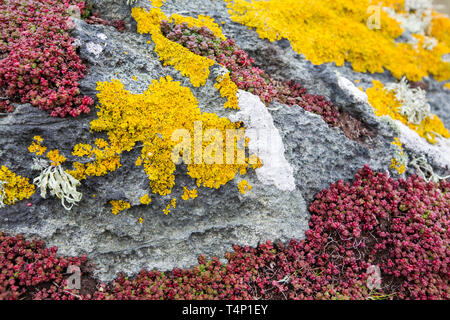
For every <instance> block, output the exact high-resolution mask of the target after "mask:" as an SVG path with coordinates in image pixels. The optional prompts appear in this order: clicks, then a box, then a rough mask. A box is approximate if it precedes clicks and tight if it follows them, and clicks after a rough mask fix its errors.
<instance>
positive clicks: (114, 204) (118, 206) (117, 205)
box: [109, 200, 131, 215]
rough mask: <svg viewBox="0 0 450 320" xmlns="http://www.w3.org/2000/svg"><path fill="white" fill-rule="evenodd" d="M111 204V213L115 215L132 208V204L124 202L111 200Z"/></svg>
mask: <svg viewBox="0 0 450 320" xmlns="http://www.w3.org/2000/svg"><path fill="white" fill-rule="evenodd" d="M109 203H110V204H111V212H112V213H113V214H114V215H116V214H118V213H119V212H121V211H123V210H127V209H130V208H131V204H130V203H129V202H126V201H123V200H111V201H110V202H109Z"/></svg>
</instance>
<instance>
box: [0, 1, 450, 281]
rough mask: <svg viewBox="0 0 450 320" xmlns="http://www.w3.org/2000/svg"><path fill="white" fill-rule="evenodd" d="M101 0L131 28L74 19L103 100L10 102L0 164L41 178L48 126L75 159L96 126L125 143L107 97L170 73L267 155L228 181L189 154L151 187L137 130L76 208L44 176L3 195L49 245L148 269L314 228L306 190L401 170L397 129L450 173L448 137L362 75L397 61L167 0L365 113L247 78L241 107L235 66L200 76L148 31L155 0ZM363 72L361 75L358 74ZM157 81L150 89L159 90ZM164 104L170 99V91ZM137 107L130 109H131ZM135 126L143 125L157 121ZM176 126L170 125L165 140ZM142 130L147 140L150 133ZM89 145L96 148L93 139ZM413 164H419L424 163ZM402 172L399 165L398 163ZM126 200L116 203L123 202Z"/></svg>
mask: <svg viewBox="0 0 450 320" xmlns="http://www.w3.org/2000/svg"><path fill="white" fill-rule="evenodd" d="M91 4H92V5H93V9H94V10H98V11H99V13H100V16H102V17H104V18H108V19H123V20H124V21H125V24H126V29H125V31H124V32H119V31H118V30H116V29H115V28H113V27H112V26H104V25H99V24H88V23H86V22H85V21H83V20H81V19H74V22H75V28H74V30H72V36H73V37H74V38H75V45H76V46H77V50H78V52H79V54H80V56H81V57H82V59H83V60H84V61H85V62H86V64H87V65H88V69H87V72H86V76H85V78H84V79H82V80H81V81H80V88H81V92H82V94H84V95H87V96H91V97H93V98H95V101H96V103H98V104H99V105H98V107H97V108H96V109H93V110H92V111H91V112H90V113H89V114H88V115H83V116H80V117H77V118H53V117H49V115H48V114H47V113H46V112H44V111H41V110H38V109H37V108H34V107H32V106H31V105H30V104H22V105H16V108H15V111H14V112H13V113H9V114H0V165H4V166H6V167H7V168H9V170H11V171H12V172H14V173H16V174H18V175H20V176H23V177H27V178H29V179H30V182H31V181H33V179H35V178H36V177H38V176H39V174H40V172H39V170H36V167H33V163H34V162H33V161H34V160H33V159H34V158H36V154H33V153H31V152H30V150H29V146H30V145H31V144H32V143H33V141H35V145H36V137H40V138H42V139H43V142H42V146H45V147H47V148H48V150H52V149H57V150H58V152H59V154H60V155H63V156H64V157H65V158H66V161H64V162H62V163H61V166H62V167H63V168H64V169H65V170H67V171H69V170H73V168H74V166H76V164H78V165H79V166H85V165H87V163H88V161H90V160H92V159H90V160H89V159H84V160H80V156H79V155H76V154H74V147H75V146H76V145H77V144H81V143H83V144H90V145H91V146H94V145H95V144H97V142H98V140H96V139H103V140H102V141H106V144H108V143H109V144H110V146H109V147H110V148H111V149H110V150H113V151H115V152H116V153H118V151H117V150H119V149H118V148H119V147H116V149H112V146H113V145H114V141H116V140H117V141H119V140H120V139H118V138H117V136H120V134H118V133H117V132H119V131H114V130H115V128H116V127H115V125H117V124H118V125H121V124H122V123H120V122H118V123H116V122H113V121H112V120H111V121H110V122H107V121H106V120H105V119H106V118H107V117H106V116H107V115H108V114H109V115H111V114H114V112H115V110H113V109H106V107H105V106H106V105H107V103H109V105H111V106H114V104H115V101H118V102H117V104H124V103H130V104H129V106H130V108H132V106H137V107H141V106H142V105H139V104H138V103H136V101H140V102H142V103H143V104H145V103H147V102H148V100H145V99H144V98H142V97H145V94H146V93H145V92H146V90H148V89H149V87H151V86H152V85H155V83H157V82H158V81H160V82H161V80H160V79H162V78H165V79H171V80H169V82H172V81H173V82H178V83H179V84H177V85H176V86H178V87H182V88H186V90H187V91H183V90H184V89H180V91H174V92H175V94H174V96H173V97H172V98H173V99H169V100H175V99H177V97H178V94H179V95H181V93H180V92H189V93H187V95H189V97H190V95H192V97H193V98H192V101H191V100H190V102H189V103H192V105H193V107H192V109H193V110H194V109H195V112H197V113H196V116H198V117H200V116H202V115H207V114H210V115H211V114H214V117H215V116H217V118H220V119H225V120H223V121H225V122H226V123H237V122H241V123H242V126H243V127H245V129H246V137H247V138H249V140H248V145H247V151H248V152H249V155H250V154H253V155H256V156H257V157H259V159H260V160H261V162H262V167H249V168H248V170H247V171H245V172H244V173H242V174H241V172H236V174H235V177H234V176H233V177H234V179H230V181H228V182H227V183H224V184H223V185H221V186H220V187H218V188H209V187H205V186H202V185H201V183H199V179H197V180H196V179H194V178H193V175H192V174H191V172H192V168H191V167H189V165H187V164H185V163H180V164H178V165H177V166H176V170H175V171H174V184H173V186H172V187H171V189H170V191H171V192H170V193H169V194H166V195H161V194H158V193H156V192H152V191H154V189H153V190H152V188H151V186H149V174H148V172H147V171H145V170H144V169H143V167H142V166H139V165H137V161H139V159H141V157H142V154H143V153H142V150H141V149H142V147H141V146H140V144H137V143H135V142H137V141H141V140H139V139H136V141H134V140H133V144H132V147H130V148H128V147H127V146H124V147H123V148H122V149H120V154H115V155H114V156H119V157H120V166H118V167H117V168H115V169H114V170H109V168H106V169H105V170H106V171H105V173H104V174H103V173H102V174H99V175H95V174H92V175H89V174H87V176H86V177H83V179H80V185H79V186H78V187H77V190H78V192H81V193H82V198H81V200H80V201H79V202H77V203H76V204H75V205H74V206H73V207H72V208H71V210H70V211H68V210H65V208H64V207H63V206H62V205H61V200H60V199H58V198H57V197H56V196H50V195H47V197H46V198H45V199H44V198H43V197H42V196H41V193H40V190H37V191H36V193H35V194H34V195H33V196H32V197H31V198H30V199H29V200H28V201H27V200H23V201H18V202H17V203H16V204H14V205H8V206H5V207H3V208H0V230H2V231H6V232H8V233H11V234H17V233H22V234H25V235H27V236H37V237H39V238H41V239H44V240H45V241H47V242H48V244H49V245H56V246H58V248H59V252H60V253H61V254H65V255H81V254H87V256H88V257H89V258H90V259H92V261H94V262H95V263H96V265H97V268H98V269H97V270H96V271H95V274H96V276H98V277H99V278H100V279H102V280H111V279H113V278H114V276H115V275H116V274H117V272H124V273H126V274H136V273H137V272H138V271H140V270H141V269H153V268H157V269H161V270H167V269H172V268H174V267H189V266H192V265H194V264H195V263H196V261H197V257H198V256H199V255H200V254H206V255H207V256H208V257H212V256H218V257H220V258H221V257H223V255H224V253H225V252H227V251H230V250H231V248H232V245H234V244H238V245H251V246H255V245H257V244H258V243H259V242H265V241H266V240H272V241H277V240H280V241H288V240H290V239H292V238H296V239H302V238H303V237H304V233H305V231H306V230H307V229H308V221H309V211H308V204H309V203H310V202H311V201H312V200H313V199H314V195H315V194H316V193H317V192H319V191H320V190H322V189H324V188H326V187H327V186H328V185H329V184H330V183H332V182H335V181H337V180H340V179H343V180H347V179H351V178H352V177H353V176H354V174H355V172H357V170H358V169H359V168H361V167H362V166H363V165H364V164H369V165H370V166H371V168H372V169H374V170H379V171H387V170H389V169H390V167H391V163H392V158H393V153H394V150H395V147H393V145H392V141H394V138H395V137H398V136H403V137H406V138H405V141H404V143H405V150H406V152H407V153H408V154H409V156H410V157H411V158H413V157H415V156H419V155H421V154H425V155H426V156H427V158H428V160H429V162H430V164H431V166H432V168H433V169H434V170H435V171H436V172H437V173H439V174H445V173H448V169H449V168H448V166H447V164H448V163H449V161H448V154H445V150H448V149H445V148H444V147H436V148H434V147H430V148H428V149H427V147H422V148H419V149H417V148H416V145H418V144H419V142H417V141H420V143H422V144H423V143H425V145H426V142H424V140H420V139H421V137H415V136H414V137H413V138H411V137H412V135H413V134H412V133H411V132H413V133H414V134H415V132H414V131H412V130H411V129H409V128H408V127H406V128H404V127H402V125H401V123H400V124H397V126H395V125H394V126H393V125H392V122H388V121H383V120H382V119H381V118H380V117H378V116H377V115H376V113H375V111H374V108H373V106H372V105H371V103H370V99H369V97H368V95H367V94H366V93H365V92H364V91H362V90H360V89H359V88H357V86H361V87H362V89H364V90H366V89H368V88H370V87H371V86H372V81H373V80H380V81H382V82H383V83H388V82H395V78H394V77H393V76H392V75H391V74H390V73H389V72H387V71H386V72H385V73H378V74H370V73H359V72H356V71H354V70H353V69H352V68H351V66H349V65H344V66H340V67H337V66H336V65H335V64H333V63H325V64H322V65H313V64H312V63H311V62H310V61H308V60H307V59H306V58H305V57H304V56H303V55H300V54H298V53H297V52H295V51H294V50H293V49H292V46H291V45H290V44H289V42H288V41H286V40H279V41H276V42H269V41H268V40H264V39H261V38H259V37H258V34H257V33H256V32H255V31H253V30H250V29H249V28H247V27H246V26H244V25H242V24H238V23H236V22H233V21H232V20H231V19H230V16H229V14H228V12H227V8H226V6H227V3H226V2H224V1H209V0H195V1H192V0H171V1H169V0H168V1H166V3H165V5H164V6H163V11H164V13H165V14H166V15H167V16H170V15H171V14H174V13H178V14H180V15H183V16H192V17H197V16H198V15H207V16H209V17H212V18H214V19H215V21H216V22H218V23H220V22H222V21H223V22H224V23H223V24H221V26H222V30H223V34H224V35H225V36H226V38H228V39H235V41H236V44H237V45H238V46H239V47H240V48H241V49H242V50H244V51H246V52H247V53H249V54H250V56H251V57H253V58H254V59H255V64H256V65H257V66H258V67H260V68H261V69H263V70H265V71H266V72H267V74H270V75H272V76H273V77H274V78H276V79H279V80H280V81H285V80H293V81H295V82H297V83H299V84H300V85H302V86H303V87H305V88H306V89H307V90H308V92H309V93H311V94H320V95H322V96H324V99H326V100H327V101H331V102H332V103H333V104H334V106H336V108H338V109H339V111H340V112H341V113H342V114H344V113H345V114H346V116H342V118H340V120H342V119H344V120H345V119H353V120H351V121H350V120H349V122H348V124H347V125H345V124H344V125H340V126H337V125H335V126H330V124H329V123H327V122H326V121H324V119H323V117H321V116H319V115H317V114H315V113H313V112H309V111H307V110H304V109H303V108H300V107H299V106H297V105H289V104H288V103H282V102H280V101H276V100H274V101H271V102H270V103H263V101H261V99H260V97H259V96H258V95H257V94H253V93H251V92H248V91H244V90H238V91H237V92H236V94H237V106H238V107H239V109H233V108H224V104H225V103H226V102H227V96H226V95H224V94H223V93H222V92H221V91H220V90H218V87H217V79H218V75H223V73H224V70H223V67H220V66H219V64H218V63H215V64H214V65H213V66H211V67H210V73H209V75H208V76H207V77H206V78H205V79H204V80H205V81H204V84H203V85H200V86H194V85H193V84H192V81H190V79H189V78H188V77H185V76H183V72H180V70H178V69H177V68H174V67H173V66H171V65H170V63H169V65H167V66H164V65H163V63H162V62H161V61H160V58H161V56H160V55H159V54H158V52H160V51H158V50H160V49H158V48H156V47H155V43H157V41H156V39H157V38H156V35H155V34H156V33H154V34H150V33H144V32H143V33H142V34H140V33H138V32H137V31H138V30H140V28H139V26H138V25H137V23H136V21H135V20H134V19H133V17H132V11H131V8H132V7H134V8H138V7H144V8H147V9H150V8H152V6H151V4H150V2H149V1H135V2H133V4H131V5H128V4H127V2H126V1H125V0H120V1H119V0H105V1H99V0H93V1H91ZM158 36H159V34H158ZM180 50H181V49H180ZM399 63H401V62H399ZM166 64H167V63H166ZM168 77H170V78H168ZM113 79H116V80H117V81H120V83H121V84H123V88H124V89H123V92H125V91H126V92H127V93H126V94H125V93H124V95H126V99H125V98H123V100H121V99H122V96H118V95H114V93H117V91H118V90H117V88H116V87H114V90H112V91H113V92H112V93H111V97H112V98H110V97H109V96H106V94H105V97H104V99H102V96H101V93H102V92H104V91H103V87H101V86H98V83H111V82H112V80H113ZM191 80H192V79H191ZM355 80H357V81H358V83H360V84H359V85H357V84H355ZM424 82H425V83H426V84H427V86H428V87H429V89H428V91H427V99H428V101H429V103H430V107H431V111H432V112H433V113H436V114H437V115H439V116H440V117H441V119H442V120H443V123H444V125H446V126H447V127H449V126H450V122H449V119H450V118H449V116H448V115H449V114H450V103H449V101H450V99H449V97H450V93H449V92H450V91H448V90H447V91H445V90H444V89H442V86H441V85H440V83H438V82H437V81H435V80H434V79H432V78H431V77H427V78H425V80H424ZM178 87H177V88H178ZM105 88H106V86H105ZM104 90H105V91H106V89H104ZM149 92H150V93H149V96H150V95H152V94H156V93H155V92H157V91H149ZM97 95H98V98H97ZM108 99H109V100H108ZM115 99H116V100H115ZM127 99H128V100H127ZM139 99H143V100H139ZM149 99H150V98H149ZM169 100H163V102H164V101H169ZM130 101H131V102H130ZM146 101H147V102H146ZM132 102H133V103H135V104H134V105H133V104H132ZM137 107H136V108H137ZM102 108H103V109H102ZM111 108H112V107H111ZM160 108H161V110H165V109H164V108H165V106H164V105H163V103H161V107H160ZM197 109H198V110H197ZM152 110H153V109H152ZM183 110H184V109H183ZM123 112H128V111H126V110H125V111H123ZM132 112H133V110H131V109H130V110H129V113H130V114H132ZM174 114H175V117H180V118H183V117H184V116H186V115H185V114H183V112H181V111H180V112H179V113H178V114H177V113H176V111H174ZM122 115H123V113H122ZM140 117H141V118H140ZM145 117H150V115H146V114H140V115H138V116H136V117H135V120H136V122H139V119H141V120H142V122H144V118H145ZM160 117H161V119H160V121H161V122H158V123H159V124H165V123H166V122H165V121H167V122H170V121H169V120H170V119H166V117H168V116H167V114H164V113H163V112H161V114H160ZM211 117H212V116H211ZM113 118H114V116H111V117H110V118H108V119H113ZM214 119H216V118H214ZM354 119H356V120H354ZM344 120H342V121H343V122H345V121H344ZM95 121H97V122H95ZM356 123H357V125H356ZM94 124H96V127H94ZM94 128H103V129H102V130H97V129H96V130H92V129H94ZM127 128H128V129H129V128H130V127H127ZM358 128H361V130H362V132H365V134H364V137H362V138H360V139H350V138H349V134H348V132H349V131H352V130H357V129H358ZM136 130H137V131H138V132H144V131H145V130H147V128H143V129H142V128H141V129H136ZM139 130H141V131H139ZM155 130H156V129H155ZM161 130H162V129H161ZM358 130H359V129H358ZM145 132H147V131H145ZM130 135H132V134H131V133H130ZM155 136H156V135H155ZM361 136H362V135H361ZM145 137H147V136H145ZM408 137H409V138H408ZM164 138H167V137H162V138H161V140H164ZM114 139H116V140H114ZM414 139H416V140H414ZM141 142H142V143H143V144H144V147H145V144H146V143H147V142H146V141H145V140H144V141H141ZM97 146H98V145H97ZM94 148H95V147H94ZM100 149H101V148H100V147H99V149H98V150H100ZM105 150H106V149H105ZM35 153H36V152H35ZM88 153H89V152H87V154H88ZM89 156H90V157H94V155H93V153H92V154H89ZM83 161H84V162H83ZM83 168H85V167H83ZM146 168H147V167H146ZM224 170H225V169H224ZM407 170H409V171H408V172H409V173H412V172H415V171H414V168H408V169H407ZM391 173H392V174H396V173H395V171H394V170H391ZM77 178H79V177H77ZM199 185H200V186H199ZM246 186H247V188H246ZM186 189H187V190H188V191H191V190H194V189H196V190H197V191H196V196H193V197H190V195H189V194H188V193H186V192H187V191H186ZM146 195H147V197H148V196H149V195H150V198H151V202H150V203H148V201H146V200H145V199H148V198H146ZM174 199H176V201H174ZM115 206H116V207H115ZM114 208H116V209H117V210H116V211H115V212H114V210H113V212H112V209H114ZM122 209H126V210H122ZM113 213H114V214H113Z"/></svg>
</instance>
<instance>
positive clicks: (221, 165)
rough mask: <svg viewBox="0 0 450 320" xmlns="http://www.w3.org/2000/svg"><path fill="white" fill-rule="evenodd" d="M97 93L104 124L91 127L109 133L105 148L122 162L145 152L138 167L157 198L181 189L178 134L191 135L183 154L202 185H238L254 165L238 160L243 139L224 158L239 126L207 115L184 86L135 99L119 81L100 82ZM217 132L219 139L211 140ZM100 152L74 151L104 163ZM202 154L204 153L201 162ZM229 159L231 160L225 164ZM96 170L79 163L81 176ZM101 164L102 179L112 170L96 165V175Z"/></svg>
mask: <svg viewBox="0 0 450 320" xmlns="http://www.w3.org/2000/svg"><path fill="white" fill-rule="evenodd" d="M97 90H98V91H99V94H98V99H99V102H100V105H101V106H100V109H99V111H98V113H97V115H98V119H95V120H93V121H92V122H91V130H93V131H98V132H100V131H106V132H107V133H108V138H109V145H108V144H106V145H105V146H104V147H105V148H106V149H105V150H107V151H108V152H109V154H110V155H117V157H118V159H117V162H118V163H120V162H119V161H120V155H121V154H122V153H123V152H124V151H130V150H131V149H133V148H135V147H141V148H142V152H141V155H140V157H139V158H138V160H137V161H138V163H137V164H142V165H143V167H144V171H145V173H146V174H147V176H148V178H149V180H150V187H151V189H152V191H153V193H155V194H159V195H167V194H170V193H171V191H172V187H173V186H174V184H175V175H174V173H175V170H176V165H175V163H174V161H173V159H172V155H173V150H174V148H175V147H176V146H177V145H179V143H180V141H179V139H172V135H173V134H174V132H182V133H184V134H187V136H188V141H187V144H185V146H187V147H188V148H189V150H188V151H187V152H186V154H184V155H183V159H184V157H185V156H189V157H188V158H189V159H192V163H187V164H188V174H189V175H190V176H191V177H192V178H194V179H197V184H198V185H203V186H205V187H210V188H219V187H220V186H221V185H224V184H225V183H227V182H228V181H230V180H232V179H233V178H234V177H235V175H236V173H237V172H239V170H240V169H241V168H246V167H247V166H248V161H246V159H245V152H244V158H243V159H244V160H243V161H239V160H240V158H239V157H238V155H240V153H241V152H242V151H245V150H241V149H242V148H241V149H240V148H238V147H237V141H238V139H236V140H233V141H234V147H235V148H234V149H233V150H225V147H223V150H224V152H223V154H222V153H220V151H222V150H220V149H221V148H220V145H216V143H217V144H220V143H223V141H222V139H223V140H225V139H226V137H227V130H231V131H232V132H234V131H236V130H237V129H238V128H239V124H235V123H232V122H231V121H230V120H228V119H227V118H220V117H218V116H217V115H216V114H209V113H204V114H202V113H201V111H200V108H199V107H198V101H197V99H196V98H195V97H194V95H193V94H192V92H191V91H190V89H189V88H186V87H182V86H181V85H180V83H179V82H175V81H173V80H172V78H170V77H167V78H161V79H160V81H156V80H153V83H152V84H151V85H150V86H149V88H148V89H147V91H145V92H144V93H143V94H131V93H130V92H129V91H127V90H125V89H124V86H123V84H122V83H121V82H120V81H118V80H113V81H112V82H103V83H99V84H98V87H97ZM196 124H197V127H196ZM211 132H212V133H214V134H213V135H212V136H211V137H210V136H209V133H211ZM197 135H200V138H201V141H199V140H196V138H195V137H196V136H197ZM203 136H204V137H203ZM192 137H194V139H192ZM216 138H217V140H215V139H216ZM137 142H142V146H136V143H137ZM183 142H185V141H184V140H183ZM200 142H201V143H200ZM215 146H217V148H215ZM98 150H99V149H95V148H92V149H90V148H88V147H87V146H86V145H78V146H76V147H75V148H74V155H77V156H87V157H92V156H95V158H96V159H97V161H96V162H98V160H99V157H100V159H102V158H101V157H102V155H103V154H102V153H101V152H100V155H97V154H96V152H97V151H98ZM196 150H197V151H200V156H201V157H200V158H199V159H197V153H196ZM216 152H217V154H216ZM216 156H217V157H216ZM224 158H226V159H228V160H230V161H228V162H225V161H226V160H225V159H224ZM211 159H212V160H214V161H212V162H211V161H210V160H211ZM90 165H91V163H88V164H77V166H78V168H76V171H77V172H81V173H84V172H86V173H88V168H89V166H90ZM99 165H100V167H102V168H103V170H102V171H101V173H102V174H105V173H106V172H108V171H112V170H110V168H109V167H107V166H102V165H101V163H100V164H97V165H95V163H94V164H93V167H94V169H95V170H94V169H92V170H93V171H94V172H96V173H98V172H97V170H99V169H98V168H96V167H97V166H99ZM111 169H114V168H111ZM88 175H91V174H88ZM74 176H75V175H74Z"/></svg>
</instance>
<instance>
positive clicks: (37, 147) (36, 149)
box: [28, 136, 67, 167]
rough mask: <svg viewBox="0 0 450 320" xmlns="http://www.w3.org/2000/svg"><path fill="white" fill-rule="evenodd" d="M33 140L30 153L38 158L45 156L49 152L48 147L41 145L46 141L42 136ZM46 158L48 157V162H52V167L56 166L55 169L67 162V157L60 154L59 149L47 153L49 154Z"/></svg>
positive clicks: (29, 148) (29, 149)
mask: <svg viewBox="0 0 450 320" xmlns="http://www.w3.org/2000/svg"><path fill="white" fill-rule="evenodd" d="M33 140H34V141H33V142H32V143H31V145H30V146H29V147H28V151H30V153H34V154H36V155H38V156H42V155H44V153H45V152H46V151H47V147H45V146H43V145H42V144H41V143H42V142H43V141H44V139H43V138H42V137H40V136H34V137H33ZM45 156H46V157H47V159H48V160H50V161H51V165H52V166H55V167H56V166H59V165H61V164H62V163H64V162H65V161H66V160H67V159H66V157H64V156H63V155H60V154H59V151H58V149H53V150H51V151H49V152H47V154H46V155H45Z"/></svg>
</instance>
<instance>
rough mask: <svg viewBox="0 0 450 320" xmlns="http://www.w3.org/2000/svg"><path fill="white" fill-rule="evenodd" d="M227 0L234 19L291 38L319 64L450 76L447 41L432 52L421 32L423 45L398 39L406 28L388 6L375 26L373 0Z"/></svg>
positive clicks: (263, 33)
mask: <svg viewBox="0 0 450 320" xmlns="http://www.w3.org/2000/svg"><path fill="white" fill-rule="evenodd" d="M225 1H226V2H228V4H227V7H228V8H229V13H230V16H231V19H232V20H233V21H235V22H238V23H241V24H244V25H246V26H248V27H251V28H255V29H256V32H257V33H258V34H259V36H260V37H261V38H266V39H269V40H270V41H275V40H280V39H283V38H284V39H288V40H289V41H290V43H291V45H292V48H293V49H294V50H295V51H296V52H298V53H300V54H304V55H305V57H306V59H308V60H309V61H311V62H312V63H313V64H322V63H326V62H328V63H331V62H334V63H336V65H338V66H342V65H343V64H344V63H345V62H346V61H348V62H351V63H352V67H353V69H354V70H355V71H358V72H367V71H369V72H372V73H374V72H383V71H384V68H386V69H387V70H389V71H391V72H392V74H393V75H394V76H395V77H397V78H399V79H400V78H401V77H402V76H406V77H407V78H408V79H409V80H412V81H418V80H420V79H421V78H422V77H424V76H427V75H429V74H432V75H434V77H435V78H436V79H437V80H445V79H449V78H450V63H447V62H444V61H442V59H441V56H442V55H443V54H445V53H448V52H450V48H449V45H448V44H447V45H446V43H445V41H444V40H442V41H444V42H439V43H438V44H437V45H436V46H435V47H434V48H433V49H432V50H431V51H430V50H427V49H425V48H424V41H425V38H424V37H423V36H419V35H415V37H416V38H417V40H418V43H417V44H409V43H397V42H396V41H395V39H396V38H398V37H399V36H400V35H401V34H402V32H403V31H402V29H401V28H400V26H399V22H397V21H396V20H394V19H393V18H391V17H389V16H388V14H387V13H386V12H385V11H384V10H379V15H380V16H379V18H380V19H379V20H380V22H381V26H380V28H379V29H376V28H369V27H368V25H367V24H366V23H367V21H368V19H369V18H370V16H371V14H370V13H368V8H369V6H370V5H371V4H372V3H371V1H370V0H360V1H353V0H322V1H309V0H252V1H246V0H225ZM380 3H383V2H382V1H381V2H380ZM384 5H385V6H393V8H396V9H397V10H400V9H399V8H400V7H402V3H401V2H400V1H385V2H384ZM293 8H295V10H293ZM399 61H401V63H399Z"/></svg>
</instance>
